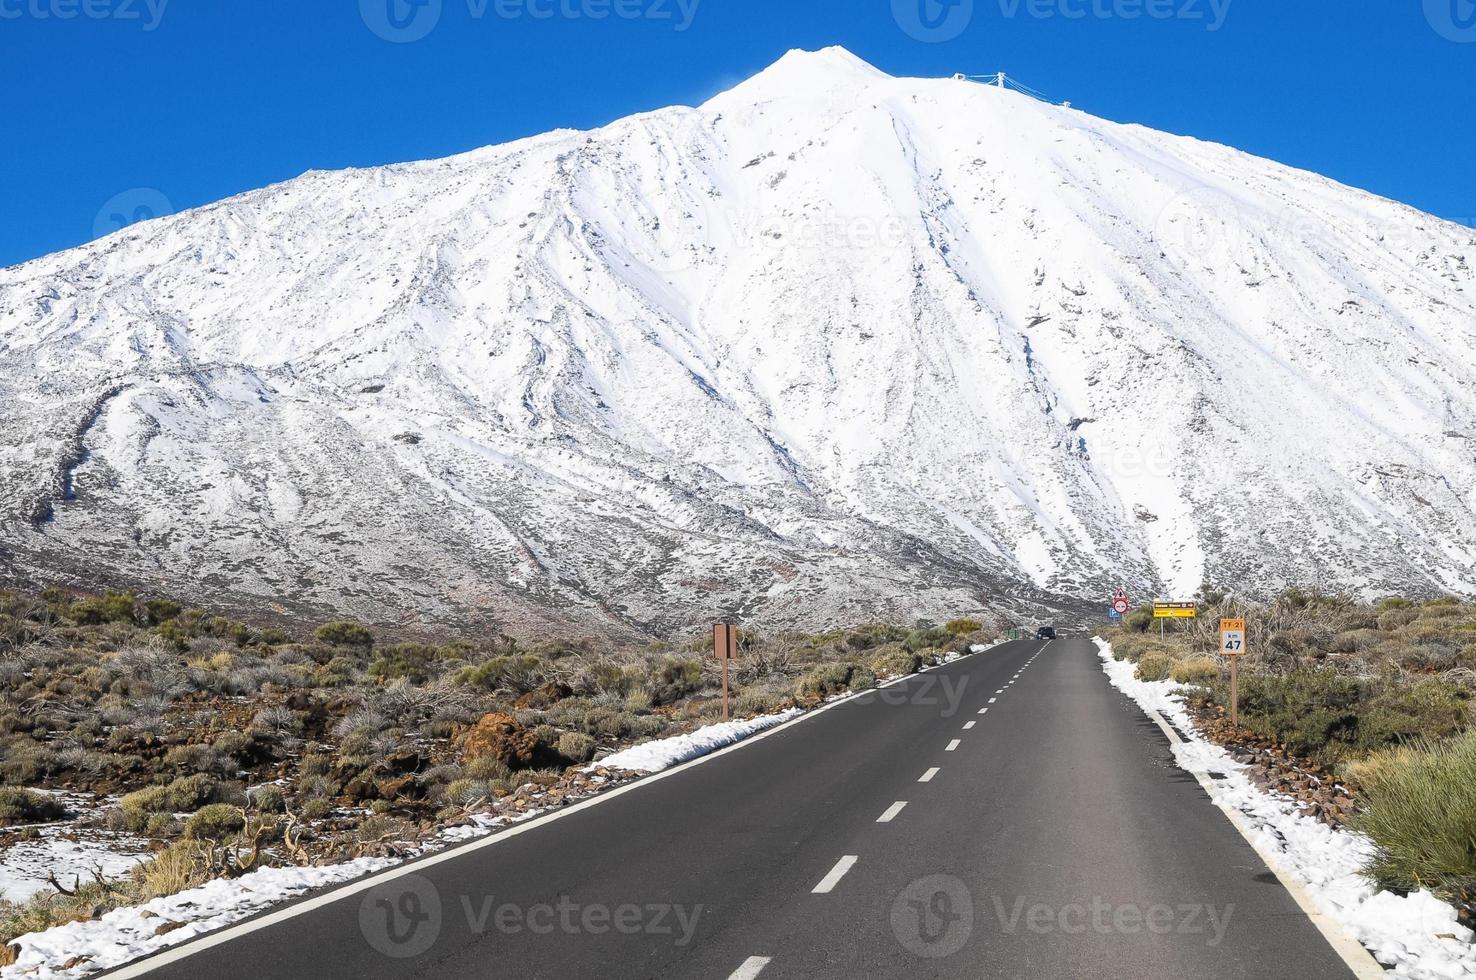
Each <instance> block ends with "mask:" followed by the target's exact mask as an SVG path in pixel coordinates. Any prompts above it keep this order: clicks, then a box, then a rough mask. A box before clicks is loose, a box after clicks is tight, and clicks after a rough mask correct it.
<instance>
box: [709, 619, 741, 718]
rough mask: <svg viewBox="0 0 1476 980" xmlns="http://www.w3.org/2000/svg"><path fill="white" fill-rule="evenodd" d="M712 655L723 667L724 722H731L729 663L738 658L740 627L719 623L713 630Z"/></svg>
mask: <svg viewBox="0 0 1476 980" xmlns="http://www.w3.org/2000/svg"><path fill="white" fill-rule="evenodd" d="M712 655H713V656H714V657H717V658H718V660H719V661H720V662H721V663H722V665H723V721H727V720H729V718H730V717H731V715H730V714H729V711H728V661H729V660H733V659H735V658H736V657H737V656H738V627H737V626H735V625H733V624H732V623H717V624H716V625H714V626H713V628H712Z"/></svg>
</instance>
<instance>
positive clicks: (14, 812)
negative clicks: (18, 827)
mask: <svg viewBox="0 0 1476 980" xmlns="http://www.w3.org/2000/svg"><path fill="white" fill-rule="evenodd" d="M66 815H67V811H66V807H64V806H62V805H61V804H60V803H59V802H57V801H56V800H55V799H53V798H52V797H50V796H47V795H46V794H45V793H37V792H34V791H32V790H29V789H17V788H15V787H13V786H4V787H0V824H15V823H41V822H42V821H46V820H60V819H61V818H62V817H64V816H66Z"/></svg>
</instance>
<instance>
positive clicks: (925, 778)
mask: <svg viewBox="0 0 1476 980" xmlns="http://www.w3.org/2000/svg"><path fill="white" fill-rule="evenodd" d="M936 775H938V767H937V766H934V767H933V768H931V769H929V770H928V771H927V772H925V773H923V774H922V776H921V777H919V778H918V782H920V783H931V782H932V781H933V777H934V776H936Z"/></svg>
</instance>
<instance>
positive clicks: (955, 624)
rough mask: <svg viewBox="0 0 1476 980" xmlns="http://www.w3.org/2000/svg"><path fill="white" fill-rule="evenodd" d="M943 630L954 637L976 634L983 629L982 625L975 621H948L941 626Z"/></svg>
mask: <svg viewBox="0 0 1476 980" xmlns="http://www.w3.org/2000/svg"><path fill="white" fill-rule="evenodd" d="M943 628H944V629H945V630H947V631H948V632H950V633H952V634H953V635H954V636H966V635H967V634H969V633H977V632H979V631H980V630H981V629H983V628H984V624H983V623H981V622H979V621H978V620H977V619H950V620H949V621H948V622H946V623H944V624H943Z"/></svg>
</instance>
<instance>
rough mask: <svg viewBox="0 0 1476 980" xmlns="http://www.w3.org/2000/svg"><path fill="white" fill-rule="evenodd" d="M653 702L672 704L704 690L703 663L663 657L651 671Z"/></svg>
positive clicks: (681, 658)
mask: <svg viewBox="0 0 1476 980" xmlns="http://www.w3.org/2000/svg"><path fill="white" fill-rule="evenodd" d="M650 687H651V700H652V701H653V702H655V703H656V704H672V703H674V702H676V701H680V700H681V699H682V698H684V697H686V696H687V695H689V694H693V693H695V692H697V691H700V690H701V689H702V661H700V660H691V659H687V658H683V657H662V658H661V660H660V661H658V662H657V664H656V666H655V667H654V668H653V669H652V671H651V682H650Z"/></svg>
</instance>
